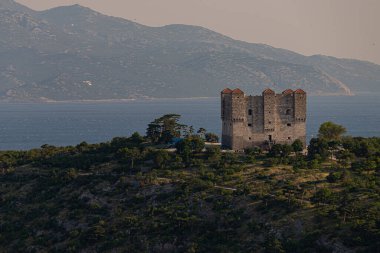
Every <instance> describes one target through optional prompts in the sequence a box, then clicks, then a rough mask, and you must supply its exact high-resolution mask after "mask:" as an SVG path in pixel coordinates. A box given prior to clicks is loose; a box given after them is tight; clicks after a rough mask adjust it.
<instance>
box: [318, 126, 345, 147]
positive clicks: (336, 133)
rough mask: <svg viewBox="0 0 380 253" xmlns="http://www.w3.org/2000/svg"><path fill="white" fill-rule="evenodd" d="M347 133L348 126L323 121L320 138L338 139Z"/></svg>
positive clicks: (319, 133) (319, 132)
mask: <svg viewBox="0 0 380 253" xmlns="http://www.w3.org/2000/svg"><path fill="white" fill-rule="evenodd" d="M345 133H346V128H344V127H343V126H341V125H338V124H335V123H333V122H331V121H328V122H325V123H323V124H322V125H321V126H320V127H319V131H318V138H320V139H324V140H327V141H328V142H330V141H338V140H340V139H341V137H342V135H343V134H345Z"/></svg>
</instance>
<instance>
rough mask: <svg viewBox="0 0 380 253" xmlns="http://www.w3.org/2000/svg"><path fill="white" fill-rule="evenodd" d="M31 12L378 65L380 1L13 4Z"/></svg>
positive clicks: (69, 0) (66, 0)
mask: <svg viewBox="0 0 380 253" xmlns="http://www.w3.org/2000/svg"><path fill="white" fill-rule="evenodd" d="M16 1H17V2H19V3H21V4H24V5H27V6H28V7H30V8H32V9H35V10H44V9H48V8H52V7H56V6H61V5H72V4H80V5H83V6H87V7H90V8H92V9H94V10H96V11H99V12H101V13H104V14H107V15H111V16H118V17H123V18H126V19H129V20H133V21H135V22H138V23H141V24H145V25H149V26H162V25H167V24H189V25H199V26H203V27H206V28H209V29H211V30H214V31H217V32H219V33H222V34H225V35H227V36H230V37H232V38H234V39H238V40H244V41H247V42H254V43H265V44H268V45H271V46H274V47H279V48H285V49H289V50H292V51H295V52H298V53H301V54H305V55H313V54H323V55H331V56H336V57H341V58H355V59H362V60H368V61H372V62H375V63H377V64H380V0H16Z"/></svg>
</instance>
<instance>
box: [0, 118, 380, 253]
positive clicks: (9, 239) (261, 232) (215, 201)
mask: <svg viewBox="0 0 380 253" xmlns="http://www.w3.org/2000/svg"><path fill="white" fill-rule="evenodd" d="M179 119H180V118H179V115H165V116H164V117H162V118H159V119H157V120H155V121H153V122H152V123H151V124H150V125H149V127H148V131H147V134H146V136H144V137H143V136H140V135H139V134H137V133H135V134H133V135H132V136H130V137H128V138H114V139H112V140H111V141H110V142H107V143H100V144H87V143H85V142H83V143H81V144H79V145H77V146H70V147H54V146H49V145H44V146H42V147H41V148H39V149H33V150H29V151H6V152H5V151H3V152H0V168H1V171H0V252H377V251H378V248H379V247H380V240H379V239H380V228H379V226H380V219H379V218H380V217H379V214H380V212H379V211H380V210H379V209H380V198H379V194H380V192H379V191H380V187H379V172H380V171H379V168H380V158H379V157H380V156H379V154H380V138H362V137H348V136H342V134H343V133H344V131H341V130H342V129H341V128H336V125H335V124H333V123H331V124H333V125H331V124H330V123H329V124H328V125H325V127H323V128H322V129H323V130H322V131H320V135H319V136H318V138H315V139H312V140H311V141H310V146H309V149H308V155H307V156H305V155H303V154H302V143H300V142H299V141H296V142H295V143H293V145H274V146H273V147H272V149H271V150H270V151H269V152H264V151H262V150H260V149H258V148H254V149H249V150H246V151H245V153H242V154H240V153H231V152H223V151H222V150H221V149H220V148H219V147H218V146H216V145H211V144H210V143H205V141H204V140H205V138H206V136H207V135H209V136H210V135H211V136H212V137H213V138H212V140H213V141H217V139H215V138H217V136H215V135H214V134H211V133H207V132H206V130H204V129H200V130H199V131H197V132H195V131H194V130H193V129H192V128H191V127H187V126H183V125H181V124H179V123H178V122H179ZM326 128H327V129H326ZM329 129H330V130H331V132H329ZM336 129H340V130H339V131H338V132H337V131H336ZM327 136H330V137H331V136H334V137H333V139H329V138H330V137H327ZM173 140H176V141H173ZM300 145H301V146H300ZM172 147H176V149H172Z"/></svg>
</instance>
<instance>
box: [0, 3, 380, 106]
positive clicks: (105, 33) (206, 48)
mask: <svg viewBox="0 0 380 253" xmlns="http://www.w3.org/2000/svg"><path fill="white" fill-rule="evenodd" d="M0 37H1V40H0V99H1V100H10V101H36V100H37V101H48V100H58V101H62V100H101V99H125V98H146V97H176V98H178V97H200V96H202V97H204V96H217V95H218V92H219V91H220V90H221V89H222V88H224V87H226V86H230V85H232V84H233V85H235V86H236V85H239V86H240V88H242V89H244V90H246V91H247V92H249V93H254V92H255V91H257V90H263V89H264V88H265V87H271V88H273V89H275V90H284V89H286V88H292V87H295V86H297V88H303V89H304V90H306V91H307V92H308V93H309V94H315V95H318V94H320V95H350V94H353V93H358V92H379V87H380V86H379V84H380V66H378V65H376V64H373V63H369V62H363V61H357V60H350V59H337V58H333V57H328V56H318V55H316V56H311V57H307V56H303V55H300V54H297V53H294V52H291V51H288V50H284V49H278V48H273V47H271V46H268V45H263V44H253V43H246V42H243V41H238V40H234V39H232V38H229V37H227V36H224V35H222V34H219V33H216V32H214V31H211V30H208V29H205V28H202V27H197V26H190V25H179V24H178V25H168V26H164V27H148V26H144V25H141V24H138V23H135V22H132V21H129V20H125V19H121V18H115V17H111V16H106V15H103V14H101V13H98V12H95V11H93V10H91V9H89V8H85V7H82V6H79V5H73V6H65V7H58V8H53V9H50V10H46V11H34V10H31V9H28V8H27V7H25V6H22V5H20V4H17V3H16V2H14V1H12V0H1V1H0Z"/></svg>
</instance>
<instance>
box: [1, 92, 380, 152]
mask: <svg viewBox="0 0 380 253" xmlns="http://www.w3.org/2000/svg"><path fill="white" fill-rule="evenodd" d="M219 103H220V102H219V98H207V99H165V100H151V101H130V102H104V103H99V102H98V103H48V104H46V103H44V104H36V103H31V104H9V103H1V104H0V120H1V125H0V149H1V150H9V149H12V150H16V149H17V150H18V149H30V148H36V147H40V146H41V145H43V144H51V145H56V146H62V145H75V144H78V143H80V142H82V141H87V142H89V143H98V142H104V141H108V140H110V139H112V138H113V137H115V136H128V135H130V134H131V133H133V132H135V131H138V132H140V133H141V134H144V133H145V129H146V126H147V124H148V123H149V122H150V121H152V120H153V119H155V118H157V117H159V116H161V115H163V114H167V113H177V114H181V115H182V122H183V123H185V124H188V125H193V126H194V128H196V129H197V128H199V127H204V128H206V129H207V130H208V131H210V132H215V133H218V134H220V132H221V121H220V104H219ZM325 121H333V122H336V123H339V124H342V125H344V126H345V127H346V128H347V129H348V133H349V134H350V135H355V136H380V128H379V126H380V96H354V97H309V98H308V125H307V135H308V138H309V139H310V138H311V137H313V136H316V134H317V131H318V127H319V125H320V124H321V123H323V122H325Z"/></svg>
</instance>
